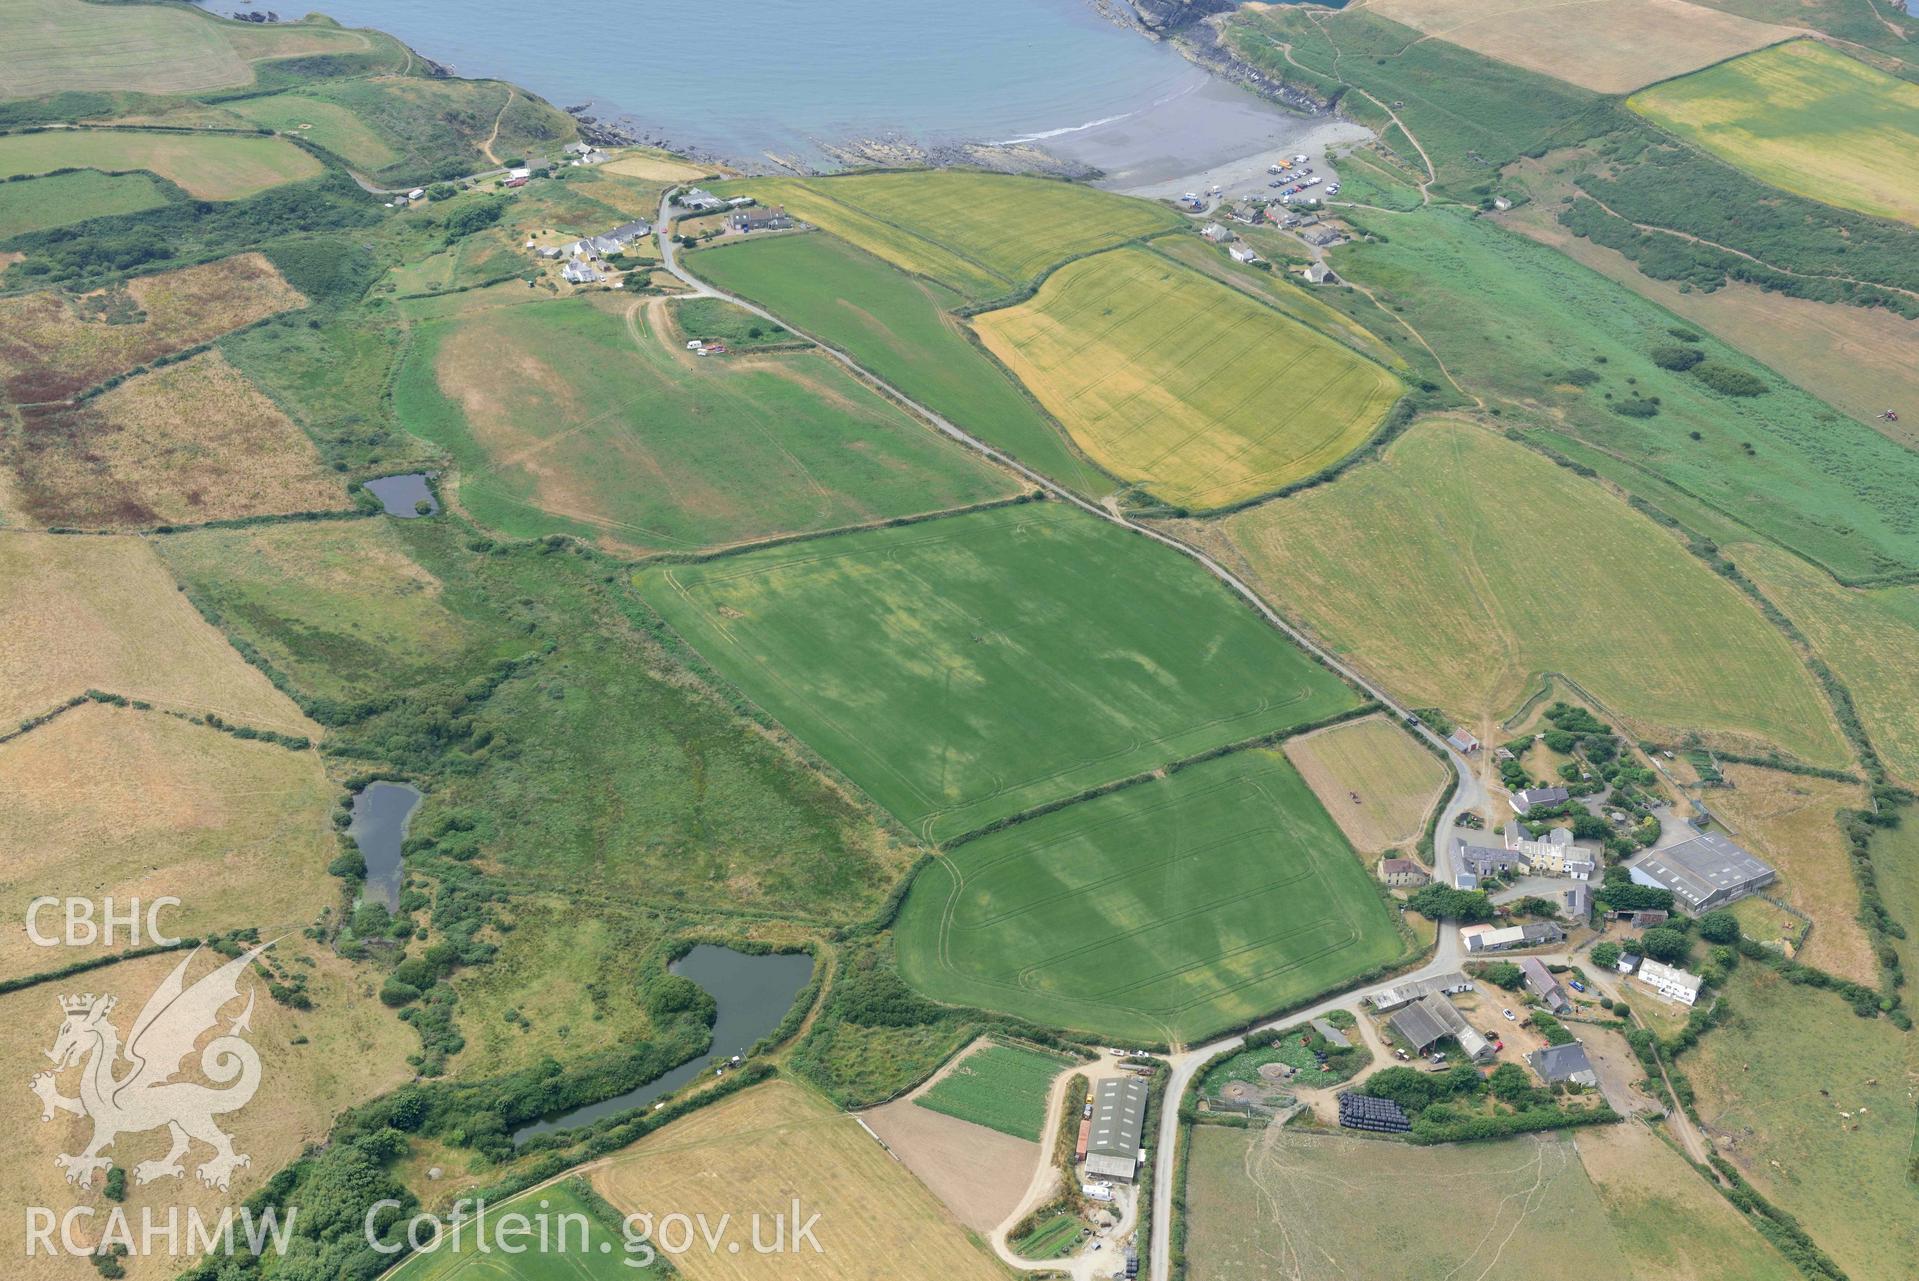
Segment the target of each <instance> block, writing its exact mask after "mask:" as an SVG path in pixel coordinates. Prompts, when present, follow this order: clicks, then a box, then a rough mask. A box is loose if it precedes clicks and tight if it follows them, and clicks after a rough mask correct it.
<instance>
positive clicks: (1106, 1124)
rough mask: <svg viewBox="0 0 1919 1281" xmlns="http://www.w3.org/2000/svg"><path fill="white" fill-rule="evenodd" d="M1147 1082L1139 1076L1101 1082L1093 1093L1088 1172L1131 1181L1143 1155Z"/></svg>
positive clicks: (1097, 1175) (1093, 1174)
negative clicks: (1091, 1133)
mask: <svg viewBox="0 0 1919 1281" xmlns="http://www.w3.org/2000/svg"><path fill="white" fill-rule="evenodd" d="M1145 1133H1146V1082H1145V1081H1144V1080H1143V1079H1141V1078H1139V1077H1136V1076H1127V1077H1114V1078H1112V1079H1109V1080H1105V1081H1101V1082H1100V1083H1099V1085H1098V1086H1096V1087H1095V1088H1094V1091H1093V1135H1092V1140H1091V1141H1090V1142H1089V1143H1088V1144H1087V1145H1086V1173H1087V1174H1088V1175H1091V1176H1096V1177H1099V1178H1104V1179H1124V1180H1126V1181H1127V1182H1131V1181H1132V1179H1133V1176H1134V1174H1136V1173H1137V1172H1138V1170H1139V1162H1140V1159H1141V1157H1142V1156H1143V1155H1144V1153H1143V1152H1142V1150H1141V1148H1140V1145H1139V1141H1140V1136H1142V1135H1143V1134H1145Z"/></svg>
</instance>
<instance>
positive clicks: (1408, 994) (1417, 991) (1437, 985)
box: [1366, 970, 1473, 1014]
mask: <svg viewBox="0 0 1919 1281" xmlns="http://www.w3.org/2000/svg"><path fill="white" fill-rule="evenodd" d="M1472 990H1473V981H1472V980H1471V979H1469V978H1467V977H1466V976H1465V975H1464V974H1462V973H1461V972H1460V971H1458V970H1454V971H1453V972H1452V973H1450V974H1435V975H1434V976H1433V977H1432V978H1429V979H1408V980H1406V981H1405V982H1404V983H1395V984H1393V985H1392V986H1391V987H1383V988H1381V989H1379V991H1377V992H1375V993H1373V994H1372V995H1371V996H1369V997H1367V998H1366V999H1367V1000H1368V1001H1371V1002H1372V1004H1373V1008H1374V1009H1375V1010H1378V1011H1379V1012H1380V1013H1381V1014H1385V1013H1386V1012H1388V1011H1389V1010H1396V1009H1398V1008H1399V1007H1400V1006H1402V1005H1411V1004H1412V1003H1413V1002H1414V1001H1417V1000H1418V999H1419V998H1421V997H1422V996H1433V995H1435V994H1444V995H1450V994H1451V993H1454V992H1470V991H1472Z"/></svg>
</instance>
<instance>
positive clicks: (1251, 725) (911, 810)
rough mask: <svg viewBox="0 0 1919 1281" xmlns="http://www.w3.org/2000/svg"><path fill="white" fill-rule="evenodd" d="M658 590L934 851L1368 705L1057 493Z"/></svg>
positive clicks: (717, 565)
mask: <svg viewBox="0 0 1919 1281" xmlns="http://www.w3.org/2000/svg"><path fill="white" fill-rule="evenodd" d="M638 582H639V585H640V589H641V592H642V594H643V595H645V596H646V598H647V600H648V601H649V603H651V604H652V605H653V606H654V607H655V608H656V609H658V610H659V611H660V612H661V613H662V614H664V615H665V616H666V618H667V619H668V621H670V622H671V623H672V624H673V626H674V627H675V628H676V629H677V630H678V631H679V632H680V633H681V634H682V635H683V636H685V637H686V638H687V640H688V641H689V642H691V643H692V644H693V646H694V647H695V648H696V649H698V650H699V651H700V653H701V654H702V655H704V656H705V657H706V659H707V660H708V661H709V662H711V663H712V664H713V665H714V666H715V667H717V668H718V669H719V670H720V671H721V672H722V673H723V674H724V675H725V676H726V677H728V678H729V679H730V680H732V681H734V682H735V683H737V684H738V685H739V687H740V688H741V689H742V690H743V691H744V692H745V694H746V696H747V697H748V698H750V699H752V700H753V701H754V702H756V703H757V704H758V705H759V706H761V707H763V708H765V709H766V710H767V711H768V712H769V713H771V714H772V715H773V716H774V717H776V718H777V719H778V720H779V722H780V723H781V724H782V725H784V726H785V727H786V728H787V729H789V730H791V731H792V732H793V733H794V734H795V735H797V736H798V737H799V738H800V739H801V740H802V741H804V742H805V743H807V744H808V745H809V746H811V747H812V748H813V749H814V750H815V751H817V752H819V753H820V754H821V755H822V756H823V757H825V758H826V760H827V761H828V762H830V763H831V764H832V765H834V766H835V767H837V768H838V769H839V770H841V771H843V772H844V773H845V774H846V775H847V776H848V777H849V778H851V779H852V780H853V781H854V782H856V783H858V784H859V785H860V786H862V787H863V788H865V789H866V791H867V792H868V793H869V794H870V795H871V796H873V798H874V799H875V800H877V801H878V802H879V803H880V804H881V805H883V806H885V807H886V808H887V809H888V810H890V811H891V812H892V813H893V814H894V815H895V816H896V817H898V818H899V819H900V821H901V822H903V823H905V824H907V825H908V826H909V827H911V828H912V829H914V830H915V831H916V832H918V833H920V834H921V835H922V836H925V837H927V838H929V839H932V840H945V839H948V838H950V837H953V836H957V835H959V834H961V833H963V832H967V831H971V830H973V829H975V828H979V827H982V826H985V825H988V824H991V823H994V822H997V821H999V820H1002V819H1006V818H1009V817H1011V816H1012V815H1014V814H1017V813H1019V812H1020V811H1022V810H1026V809H1030V808H1032V807H1034V806H1037V805H1044V804H1049V803H1053V802H1058V801H1062V800H1065V799H1066V798H1068V797H1071V796H1073V795H1075V794H1076V793H1078V792H1081V791H1083V790H1085V789H1088V788H1093V787H1098V786H1100V785H1102V784H1106V783H1111V782H1113V781H1115V780H1117V779H1122V778H1126V777H1128V776H1130V775H1133V774H1137V773H1139V772H1141V771H1143V770H1150V769H1154V768H1157V767H1159V766H1163V765H1165V764H1167V763H1169V762H1172V761H1176V760H1179V759H1181V758H1183V757H1187V756H1193V755H1197V754H1199V753H1203V752H1207V751H1210V750H1213V749H1215V748H1219V747H1222V746H1225V745H1226V744H1229V743H1233V742H1237V741H1240V740H1243V739H1250V738H1255V737H1259V736H1261V735H1266V734H1272V733H1277V732H1280V731H1283V730H1287V729H1291V728H1293V727H1296V726H1299V725H1304V724H1307V723H1310V722H1314V721H1318V720H1322V719H1324V718H1326V717H1327V716H1330V715H1334V714H1337V713H1339V712H1343V711H1345V710H1347V709H1348V708H1350V707H1352V706H1354V704H1355V702H1356V699H1355V697H1354V696H1353V694H1352V693H1351V691H1349V690H1348V689H1347V688H1346V687H1345V686H1344V685H1342V684H1340V683H1339V681H1337V680H1336V679H1335V678H1334V677H1333V676H1331V675H1330V674H1329V673H1327V672H1326V671H1325V670H1324V669H1322V668H1320V667H1317V666H1315V665H1314V664H1313V663H1312V662H1310V661H1309V660H1308V659H1307V658H1306V656H1305V655H1304V654H1302V653H1300V652H1299V651H1298V650H1296V649H1294V648H1293V647H1292V646H1291V645H1289V644H1288V643H1287V642H1286V641H1285V640H1284V639H1283V638H1282V637H1281V636H1280V635H1279V633H1278V632H1276V631H1274V630H1272V629H1271V628H1270V627H1268V626H1267V625H1266V624H1265V623H1264V622H1262V621H1261V620H1260V619H1259V618H1258V617H1257V616H1256V615H1254V614H1253V613H1252V612H1251V611H1250V610H1248V609H1246V608H1245V607H1244V606H1242V605H1241V604H1239V603H1238V602H1236V601H1234V600H1233V599H1232V598H1231V597H1230V596H1228V595H1227V594H1226V592H1225V590H1224V589H1223V588H1221V587H1220V586H1219V585H1218V584H1216V583H1215V582H1213V581H1212V580H1211V579H1210V578H1208V577H1207V576H1206V575H1205V574H1204V573H1202V572H1201V571H1200V570H1199V569H1198V568H1197V567H1195V566H1194V565H1192V564H1191V563H1190V562H1189V561H1187V560H1186V559H1185V558H1184V557H1182V556H1180V555H1178V554H1177V553H1175V552H1172V551H1170V550H1167V549H1164V548H1160V547H1156V546H1153V545H1151V544H1149V543H1147V542H1146V541H1145V540H1144V539H1142V538H1140V537H1139V536H1138V535H1135V534H1129V533H1125V532H1123V531H1120V530H1117V529H1114V528H1113V527H1112V526H1110V525H1108V524H1106V523H1105V522H1103V521H1099V520H1096V519H1094V518H1093V517H1090V516H1087V515H1085V514H1084V513H1082V512H1079V511H1076V510H1074V509H1072V508H1069V507H1065V506H1063V505H1060V504H1057V503H1038V504H1025V505H1022V506H1018V507H1012V508H1001V509H999V510H996V511H989V512H979V513H974V514H970V515H961V516H953V517H948V518H945V519H941V520H937V521H932V522H928V523H925V524H920V525H914V526H911V527H908V528H903V529H888V530H880V531H873V532H865V533H855V534H849V535H846V536H844V537H840V538H834V539H831V540H821V541H815V542H808V543H799V544H795V545H793V546H790V547H781V548H774V549H771V550H767V551H758V552H752V553H749V554H745V555H740V556H731V557H726V558H722V559H718V560H712V561H707V562H704V563H698V564H691V565H660V566H656V567H652V568H647V569H643V570H642V571H640V573H639V575H638ZM1120 582H1124V583H1125V584H1126V585H1127V586H1126V591H1125V592H1124V593H1123V594H1116V593H1115V592H1114V591H1113V589H1112V585H1113V584H1115V583H1120Z"/></svg>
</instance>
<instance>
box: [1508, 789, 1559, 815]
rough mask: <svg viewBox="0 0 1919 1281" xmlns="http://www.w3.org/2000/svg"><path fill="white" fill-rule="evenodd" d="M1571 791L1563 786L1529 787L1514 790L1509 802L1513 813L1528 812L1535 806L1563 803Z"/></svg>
mask: <svg viewBox="0 0 1919 1281" xmlns="http://www.w3.org/2000/svg"><path fill="white" fill-rule="evenodd" d="M1571 799H1572V793H1571V792H1569V791H1567V790H1566V789H1565V788H1563V787H1529V788H1525V789H1523V790H1521V791H1517V792H1514V793H1513V794H1512V799H1511V801H1510V804H1511V805H1512V807H1513V813H1515V814H1521V815H1523V814H1528V813H1530V812H1531V811H1532V810H1533V809H1534V808H1535V807H1539V806H1548V807H1549V806H1553V805H1564V804H1565V803H1566V802H1567V801H1569V800H1571Z"/></svg>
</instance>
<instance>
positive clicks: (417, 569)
mask: <svg viewBox="0 0 1919 1281" xmlns="http://www.w3.org/2000/svg"><path fill="white" fill-rule="evenodd" d="M489 547H490V544H489V543H488V541H487V540H486V539H484V538H483V537H482V536H481V533H480V531H479V530H477V529H475V528H474V527H473V526H471V525H468V524H465V523H464V522H461V521H459V520H457V519H441V520H431V521H426V520H415V521H404V522H402V521H392V520H385V519H380V520H365V521H346V522H339V523H328V524H297V525H269V526H262V527H259V528H255V529H246V530H208V531H204V532H198V533H193V534H187V535H181V536H179V537H176V538H170V539H165V540H162V541H161V542H160V544H159V550H160V551H161V552H162V553H164V555H165V559H166V561H167V563H168V565H169V567H170V568H171V569H172V570H173V572H174V574H175V575H176V576H177V577H178V578H179V579H180V580H181V582H183V583H184V584H185V585H186V587H187V589H188V591H189V592H190V593H191V594H192V599H194V600H195V601H196V602H199V603H201V604H203V605H204V607H205V608H206V609H207V610H208V611H209V612H211V613H212V615H213V616H214V617H215V618H217V619H218V620H219V621H220V625H221V626H222V627H223V628H224V629H225V630H227V631H229V632H230V633H231V634H232V635H233V636H234V637H235V639H236V640H238V641H239V642H241V643H242V644H244V645H245V646H246V647H248V648H249V649H250V650H252V651H254V652H257V653H258V654H259V655H260V656H261V657H262V658H263V659H264V661H265V662H267V663H269V664H270V665H271V666H272V668H273V669H274V670H276V671H278V672H280V673H282V674H283V675H284V677H285V678H286V679H287V680H288V682H289V683H290V685H291V686H292V687H293V688H294V689H295V690H296V691H297V692H299V693H300V694H301V695H302V697H303V698H304V699H306V700H308V705H309V706H311V707H313V708H314V710H315V712H316V714H318V715H319V716H320V717H321V718H322V719H323V721H324V722H325V723H326V724H327V726H328V742H329V746H330V747H331V748H332V749H333V750H335V751H338V752H340V753H342V754H343V757H342V758H343V759H353V760H360V761H369V762H371V761H380V762H387V763H390V764H391V765H393V766H395V767H398V768H404V769H407V770H409V771H414V772H416V776H417V777H420V778H421V779H422V781H423V782H425V783H427V784H428V785H430V786H431V787H432V788H433V793H432V796H431V798H430V799H429V801H428V802H427V804H426V805H425V806H424V807H423V808H422V810H421V812H420V815H419V816H418V818H417V819H416V821H415V824H414V828H413V830H414V833H415V834H416V835H421V836H427V835H431V834H432V833H433V831H434V824H436V823H438V822H439V821H441V819H442V818H444V817H447V816H451V815H456V814H457V815H462V816H464V819H465V820H466V821H470V822H472V823H473V825H474V826H473V829H472V831H471V832H470V834H468V835H460V836H456V837H455V838H453V839H452V840H451V842H450V844H451V846H452V848H453V849H454V851H455V852H456V853H459V854H470V853H471V852H472V850H474V849H477V850H478V851H479V853H480V854H481V855H482V857H483V858H484V859H485V860H486V865H487V866H490V867H497V868H499V869H501V870H502V871H503V872H504V873H506V874H509V875H511V876H512V877H513V879H514V881H515V886H516V889H517V890H518V891H519V892H520V893H522V894H524V893H528V892H533V891H538V890H543V889H553V890H556V891H563V892H566V893H568V894H574V895H579V894H587V895H596V894H607V895H613V896H617V897H618V899H619V901H621V902H622V903H628V904H638V905H647V904H653V903H662V904H670V905H671V906H672V908H673V909H675V910H678V909H679V908H681V907H689V908H690V907H699V906H718V907H722V908H724V909H726V910H730V911H738V910H742V909H744V910H748V911H755V912H761V913H766V914H770V915H784V916H793V917H799V918H802V919H811V920H823V921H841V920H852V919H856V918H858V917H861V916H863V915H864V914H866V913H868V912H870V911H871V910H872V909H873V907H874V906H875V905H876V904H877V903H878V902H879V901H880V899H881V898H882V897H883V896H884V895H885V894H886V892H887V890H888V889H890V888H891V887H892V885H893V884H894V882H895V881H896V880H897V879H898V877H899V875H900V873H901V871H902V870H903V869H904V867H905V866H906V865H907V864H908V863H909V862H910V861H911V859H912V854H911V852H909V851H907V850H906V849H905V848H904V847H903V843H902V842H898V841H896V840H894V839H892V838H891V837H889V836H888V835H887V834H886V833H885V832H884V831H883V830H881V828H880V827H879V824H878V821H877V817H876V816H874V815H873V814H872V813H871V812H870V811H869V810H867V809H866V808H865V807H862V806H859V805H856V804H854V803H853V802H851V801H849V800H848V799H847V797H846V795H845V794H844V791H843V790H841V789H837V788H835V787H833V786H832V785H831V784H830V783H828V782H827V781H826V780H824V779H822V778H820V777H819V776H818V775H817V774H815V773H814V772H813V771H811V770H809V769H807V768H805V766H804V765H803V764H802V763H801V762H800V761H799V760H798V758H797V757H796V756H795V755H794V754H793V753H792V752H790V751H788V750H786V749H785V748H783V747H781V746H780V745H779V744H777V743H775V742H772V741H771V740H769V739H768V737H767V736H766V735H765V734H764V733H763V732H762V731H761V730H760V729H759V728H758V727H756V726H753V725H750V724H748V723H747V722H745V721H744V720H742V719H741V718H740V717H739V716H738V715H737V713H736V712H735V711H734V710H733V708H732V707H731V706H730V705H729V704H728V703H727V702H726V701H724V700H723V699H722V698H720V697H719V696H718V695H717V694H716V693H715V692H713V691H711V690H709V689H707V688H706V687H705V686H703V685H702V684H701V683H700V682H698V681H697V680H695V679H693V678H692V677H691V676H690V675H689V673H688V672H687V671H686V670H685V669H684V668H683V667H681V666H680V665H679V664H677V663H675V662H674V661H673V660H672V659H671V658H670V657H668V656H667V655H666V654H665V653H663V652H662V651H661V648H660V647H659V645H657V644H656V643H655V642H654V641H653V640H652V638H651V636H650V635H649V634H648V632H647V631H646V630H645V627H646V626H647V625H648V624H650V623H652V621H653V620H652V619H651V616H650V615H648V614H647V612H646V611H645V609H644V607H643V606H641V605H640V603H639V602H638V601H636V600H634V599H633V598H632V597H631V595H630V593H628V592H627V591H625V590H624V589H623V588H618V587H613V586H610V585H609V583H608V576H609V575H610V574H612V573H613V569H612V567H611V566H610V565H608V564H607V563H606V562H604V561H602V560H600V559H598V558H597V557H593V556H589V555H586V554H583V553H579V552H572V551H567V550H565V549H563V548H562V549H559V550H548V549H545V548H542V547H541V546H539V545H533V546H521V547H518V548H513V549H507V548H498V549H494V550H492V551H490V552H489V551H487V550H484V549H487V548H489ZM476 548H477V549H480V550H476ZM615 581H617V579H615ZM513 660H519V661H520V663H521V664H523V666H520V667H519V668H517V669H516V671H517V674H516V675H514V676H513V677H512V678H511V679H508V680H504V681H498V680H497V679H496V675H495V674H496V673H497V672H498V670H499V664H500V663H501V662H502V661H513ZM489 690H490V691H491V692H490V693H489V692H488V691H489ZM348 768H349V770H351V769H355V768H358V767H357V766H349V767H348ZM583 945H584V944H583ZM578 963H579V959H578V958H577V957H575V958H572V959H569V960H564V961H561V960H556V962H555V964H556V966H558V967H559V969H560V970H561V971H562V972H566V971H567V970H568V969H569V968H570V967H574V966H577V965H578ZM543 999H551V998H543ZM532 1008H533V1007H532V1006H529V1009H532ZM559 1021H562V1020H560V1019H558V1018H557V1017H556V1019H555V1022H559ZM581 1035H582V1038H583V1039H589V1038H590V1036H591V1035H592V1034H589V1033H588V1032H586V1031H584V1030H583V1031H582V1033H581ZM475 1039H476V1041H477V1040H482V1038H478V1037H476V1038H475ZM487 1053H488V1054H489V1055H490V1053H491V1051H487Z"/></svg>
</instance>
